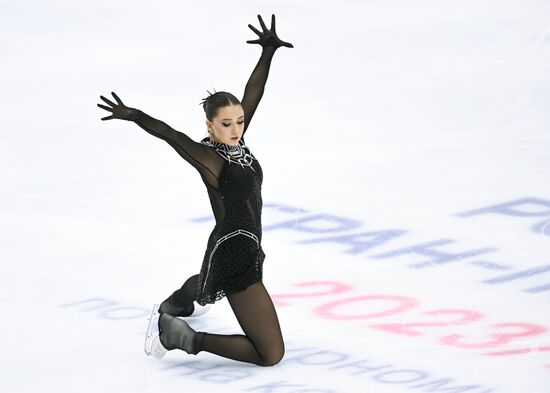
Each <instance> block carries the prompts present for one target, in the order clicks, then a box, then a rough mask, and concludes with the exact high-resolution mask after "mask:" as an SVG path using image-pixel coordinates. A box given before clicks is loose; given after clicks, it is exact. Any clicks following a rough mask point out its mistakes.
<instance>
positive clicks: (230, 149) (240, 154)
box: [201, 137, 256, 171]
mask: <svg viewBox="0 0 550 393" xmlns="http://www.w3.org/2000/svg"><path fill="white" fill-rule="evenodd" d="M201 143H202V144H204V145H207V146H212V147H213V148H215V149H216V151H217V152H218V154H219V155H221V156H222V157H223V158H225V159H226V160H227V161H229V163H230V164H231V162H232V161H233V162H234V163H237V164H240V165H241V167H242V168H243V169H244V167H245V166H248V167H250V168H251V169H252V170H253V171H254V168H252V162H253V161H254V160H255V159H256V157H254V155H253V154H252V153H251V152H250V150H249V149H248V147H246V146H245V144H244V142H243V140H242V139H239V142H238V143H237V144H236V145H234V146H232V145H227V144H225V143H220V142H216V141H213V140H210V139H209V137H206V138H204V139H203V140H202V141H201Z"/></svg>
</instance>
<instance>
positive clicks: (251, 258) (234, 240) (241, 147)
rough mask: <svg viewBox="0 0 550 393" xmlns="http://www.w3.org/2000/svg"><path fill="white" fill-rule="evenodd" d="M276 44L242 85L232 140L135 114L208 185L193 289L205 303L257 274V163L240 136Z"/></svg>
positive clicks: (259, 181) (261, 88) (259, 274)
mask: <svg viewBox="0 0 550 393" xmlns="http://www.w3.org/2000/svg"><path fill="white" fill-rule="evenodd" d="M274 52H275V49H274V48H273V47H264V48H263V50H262V54H261V56H260V60H259V61H258V64H257V65H256V67H255V68H254V71H253V72H252V75H251V76H250V78H249V80H248V82H247V84H246V87H245V91H244V96H243V99H242V100H241V105H242V108H243V111H244V120H245V125H244V131H243V134H242V136H241V138H240V139H239V142H238V144H237V145H226V144H223V143H219V142H214V141H211V140H210V139H209V137H206V138H204V139H202V140H201V142H200V143H199V142H195V141H194V140H192V139H191V138H189V136H187V134H185V133H183V132H180V131H176V130H175V129H173V128H172V127H170V126H169V125H168V124H166V123H164V122H162V121H160V120H157V119H155V118H153V117H151V116H149V115H147V114H146V113H144V112H142V111H138V112H139V115H138V116H137V118H136V119H135V120H134V121H135V123H136V124H138V125H139V126H140V127H141V128H143V129H144V130H146V131H147V132H148V133H150V134H152V135H154V136H156V137H158V138H161V139H163V140H165V141H166V142H167V143H168V144H169V145H170V146H172V147H173V148H174V150H176V152H177V153H178V154H179V155H180V156H181V157H183V158H184V159H185V160H186V161H187V162H189V163H190V164H191V165H192V166H193V167H195V168H196V169H197V171H198V172H199V174H200V176H201V178H202V180H203V182H204V184H205V185H206V188H207V191H208V197H209V198H210V204H211V206H212V211H213V213H214V217H215V219H216V225H215V227H214V229H213V230H212V232H211V233H210V236H209V238H208V242H207V247H206V251H205V254H204V258H203V262H202V267H201V270H200V275H199V279H198V282H197V287H196V291H195V300H196V302H197V303H199V304H200V305H202V306H204V305H206V304H207V303H214V302H215V301H216V300H220V299H222V298H223V297H224V296H226V295H228V294H231V293H235V292H239V291H242V290H244V289H246V288H247V287H248V286H249V285H251V284H253V283H255V282H257V281H260V280H262V265H263V262H264V259H265V254H264V252H263V250H262V246H261V240H262V223H261V214H262V196H261V186H262V180H263V173H262V168H261V167H260V163H259V162H258V160H257V159H256V158H255V157H254V156H253V155H252V153H251V152H250V150H249V148H248V147H247V146H246V144H245V141H244V133H245V132H246V130H247V128H248V126H249V125H250V120H251V119H252V116H253V114H254V112H255V111H256V108H257V106H258V103H259V102H260V99H261V97H262V96H263V92H264V86H265V83H266V81H267V76H268V73H269V68H270V64H271V59H272V57H273V54H274Z"/></svg>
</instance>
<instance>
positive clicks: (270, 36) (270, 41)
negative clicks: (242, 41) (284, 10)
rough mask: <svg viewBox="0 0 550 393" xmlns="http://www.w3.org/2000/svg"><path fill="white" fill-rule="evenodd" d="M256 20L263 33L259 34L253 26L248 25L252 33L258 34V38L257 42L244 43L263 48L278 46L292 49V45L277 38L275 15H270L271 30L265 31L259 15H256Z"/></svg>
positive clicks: (265, 28)
mask: <svg viewBox="0 0 550 393" xmlns="http://www.w3.org/2000/svg"><path fill="white" fill-rule="evenodd" d="M258 19H259V20H260V24H261V25H262V30H263V32H260V31H259V30H258V29H256V28H255V27H254V26H252V25H250V24H249V25H248V27H250V28H251V29H252V31H254V33H256V34H258V36H259V37H260V38H258V39H257V40H249V41H246V42H247V43H248V44H260V45H261V46H262V47H264V48H265V47H266V46H271V47H274V48H275V49H277V48H279V47H280V46H286V47H288V48H294V45H292V44H291V43H290V42H285V41H283V40H281V39H280V38H279V37H277V33H276V32H275V14H271V30H268V29H267V27H266V26H265V23H264V21H263V20H262V17H261V16H260V15H258Z"/></svg>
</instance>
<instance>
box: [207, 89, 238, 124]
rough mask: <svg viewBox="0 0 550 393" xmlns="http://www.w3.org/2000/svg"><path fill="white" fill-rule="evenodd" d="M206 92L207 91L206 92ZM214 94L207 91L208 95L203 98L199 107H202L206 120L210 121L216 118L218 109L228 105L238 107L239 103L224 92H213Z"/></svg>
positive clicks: (232, 96) (235, 98) (231, 95)
mask: <svg viewBox="0 0 550 393" xmlns="http://www.w3.org/2000/svg"><path fill="white" fill-rule="evenodd" d="M206 91H208V90H206ZM214 92H215V93H214V94H212V93H210V92H209V91H208V94H210V95H209V96H208V97H206V98H203V99H202V101H201V103H200V104H199V105H202V107H203V109H204V113H206V118H207V119H208V120H210V121H212V120H213V119H214V117H216V115H217V114H218V109H220V108H223V107H224V106H229V105H240V104H241V102H240V101H239V100H238V98H237V97H235V96H234V95H233V94H231V93H228V92H226V91H218V92H216V90H214Z"/></svg>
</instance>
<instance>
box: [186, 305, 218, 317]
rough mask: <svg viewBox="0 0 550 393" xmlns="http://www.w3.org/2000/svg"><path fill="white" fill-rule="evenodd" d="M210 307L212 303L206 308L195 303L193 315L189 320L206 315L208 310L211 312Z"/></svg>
mask: <svg viewBox="0 0 550 393" xmlns="http://www.w3.org/2000/svg"><path fill="white" fill-rule="evenodd" d="M210 307H212V304H211V303H207V304H206V306H201V305H200V304H199V303H197V302H195V301H193V308H194V310H193V313H192V314H191V315H189V316H188V317H187V318H194V317H198V316H201V315H203V314H206V313H207V312H208V310H210Z"/></svg>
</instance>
